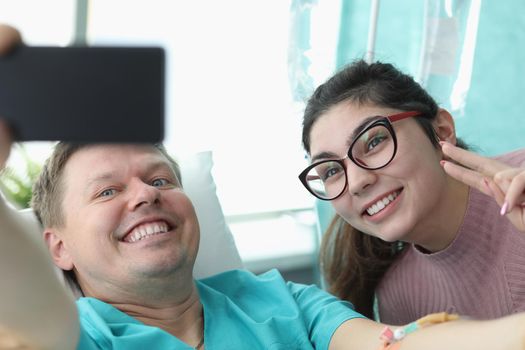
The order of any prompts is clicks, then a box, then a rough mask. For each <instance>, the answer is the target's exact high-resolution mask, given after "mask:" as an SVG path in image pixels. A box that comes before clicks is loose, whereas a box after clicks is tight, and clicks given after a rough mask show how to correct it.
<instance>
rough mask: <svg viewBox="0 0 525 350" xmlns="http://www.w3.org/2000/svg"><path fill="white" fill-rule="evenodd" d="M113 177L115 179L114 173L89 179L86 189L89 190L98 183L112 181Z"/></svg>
mask: <svg viewBox="0 0 525 350" xmlns="http://www.w3.org/2000/svg"><path fill="white" fill-rule="evenodd" d="M113 177H115V173H113V172H107V173H101V174H97V175H95V176H93V177H91V178H88V180H87V182H86V188H89V187H91V186H93V185H94V184H95V183H97V182H102V181H106V180H110V179H112V178H113Z"/></svg>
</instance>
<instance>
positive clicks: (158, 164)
mask: <svg viewBox="0 0 525 350" xmlns="http://www.w3.org/2000/svg"><path fill="white" fill-rule="evenodd" d="M146 166H147V170H146V172H145V173H151V172H154V171H156V170H158V169H168V170H169V171H170V172H171V173H172V174H173V176H176V174H175V171H174V170H173V168H172V167H171V165H170V164H168V163H166V162H164V161H154V162H149V163H148V162H146ZM115 177H116V173H115V172H111V171H108V172H105V173H100V174H96V175H95V176H93V177H91V178H88V180H87V182H86V188H89V187H91V186H92V185H94V184H96V183H97V182H104V181H107V180H111V179H113V178H115Z"/></svg>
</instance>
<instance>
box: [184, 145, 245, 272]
mask: <svg viewBox="0 0 525 350" xmlns="http://www.w3.org/2000/svg"><path fill="white" fill-rule="evenodd" d="M179 164H180V168H181V176H182V186H183V187H184V191H185V192H186V194H187V195H188V196H189V197H190V198H191V200H192V202H193V206H194V207H195V210H196V212H197V217H198V218H199V223H200V228H201V240H200V245H199V253H198V254H197V260H196V261H195V267H194V269H193V274H194V276H195V278H203V277H208V276H211V275H215V274H217V273H219V272H223V271H226V270H231V269H239V268H242V267H243V265H242V262H241V257H240V255H239V251H238V250H237V247H236V246H235V241H234V239H233V235H232V233H231V231H230V229H229V227H228V225H227V224H226V222H225V220H224V214H223V212H222V207H221V205H220V203H219V198H218V197H217V193H216V186H215V182H214V181H213V176H212V168H213V157H212V152H211V151H205V152H200V153H196V154H195V155H193V156H191V157H188V158H185V159H182V160H180V161H179Z"/></svg>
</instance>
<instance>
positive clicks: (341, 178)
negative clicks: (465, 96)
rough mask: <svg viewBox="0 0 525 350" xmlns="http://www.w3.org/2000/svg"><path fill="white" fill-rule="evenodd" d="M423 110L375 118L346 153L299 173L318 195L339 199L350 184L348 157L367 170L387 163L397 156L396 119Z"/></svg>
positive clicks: (311, 191)
mask: <svg viewBox="0 0 525 350" xmlns="http://www.w3.org/2000/svg"><path fill="white" fill-rule="evenodd" d="M421 114H422V113H421V112H417V111H409V112H403V113H398V114H394V115H390V116H387V117H381V116H378V117H377V119H376V118H374V120H373V121H371V122H370V123H369V124H365V125H364V126H363V128H362V131H360V132H358V134H357V135H356V137H355V138H354V140H353V141H352V144H351V145H350V148H349V149H348V152H347V156H346V157H344V158H342V159H327V160H321V161H319V162H316V163H313V164H311V165H310V166H308V167H307V168H306V169H304V170H303V171H302V172H301V174H299V180H301V182H302V184H303V185H304V187H306V189H307V190H308V191H309V192H310V193H311V194H313V195H314V196H316V197H317V198H319V199H322V200H326V201H330V200H334V199H336V198H337V197H339V196H340V195H341V194H343V192H344V191H345V190H346V187H347V186H348V176H347V173H346V166H345V164H344V160H345V159H346V158H349V159H350V160H351V161H352V162H354V164H356V165H357V166H358V167H360V168H363V169H367V170H377V169H381V168H384V167H386V166H387V165H388V164H390V162H391V161H392V159H394V157H395V155H396V151H397V139H396V133H395V132H394V128H393V127H392V123H394V122H396V121H399V120H402V119H405V118H410V117H415V116H418V115H421Z"/></svg>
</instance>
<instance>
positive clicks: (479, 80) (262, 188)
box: [0, 0, 525, 283]
mask: <svg viewBox="0 0 525 350" xmlns="http://www.w3.org/2000/svg"><path fill="white" fill-rule="evenodd" d="M0 22H2V23H7V24H11V25H13V26H15V27H17V28H18V29H19V30H20V31H21V32H22V35H23V37H24V41H25V42H26V43H28V44H30V45H53V46H55V45H58V46H66V45H78V44H81V45H83V44H88V45H126V46H130V45H155V46H162V47H164V48H165V49H166V51H167V92H166V101H167V105H166V123H167V124H166V130H167V133H166V138H165V144H166V146H167V148H168V150H169V152H170V153H172V154H173V155H174V156H175V157H178V158H180V157H185V156H188V155H191V154H193V153H195V152H199V151H204V150H211V151H212V152H213V158H214V164H215V165H214V169H213V175H214V178H215V182H216V184H217V192H218V193H217V194H218V196H219V199H220V201H221V204H222V206H223V211H224V213H225V216H226V220H227V223H228V224H229V226H230V229H231V231H232V233H233V235H234V238H235V241H236V244H237V247H238V249H239V252H240V255H241V258H242V259H243V262H244V264H245V266H246V267H247V268H248V269H250V270H252V271H254V272H261V271H264V270H267V269H269V268H273V267H276V268H278V269H279V270H280V271H281V272H282V273H283V275H284V276H285V278H287V279H290V280H294V281H297V282H305V283H320V281H319V274H318V270H317V251H318V244H319V240H320V235H321V234H322V231H323V230H324V228H325V227H326V224H327V223H328V221H329V220H330V217H331V215H332V212H331V209H330V208H329V206H328V205H327V203H319V202H317V201H315V200H314V199H313V198H312V197H311V196H309V195H308V193H307V192H306V190H304V189H303V188H302V187H301V185H300V183H299V181H298V179H297V174H298V173H299V172H300V170H302V168H304V167H305V166H306V165H307V161H306V159H305V154H304V151H303V150H302V148H301V142H300V139H301V116H302V110H303V108H304V102H305V100H306V99H307V98H308V96H309V94H311V92H312V91H313V89H314V88H315V87H316V86H317V85H318V84H320V83H322V82H323V81H324V80H325V79H327V78H328V77H329V76H330V75H331V74H332V73H334V72H335V70H337V69H338V68H340V67H341V66H343V65H345V64H347V63H349V62H351V61H353V60H355V59H359V58H364V59H367V60H369V61H371V60H381V61H385V62H390V63H393V64H395V65H396V66H397V67H398V68H400V69H401V70H403V71H405V72H407V73H409V74H411V75H412V76H414V77H415V78H416V80H417V81H419V82H420V83H421V84H422V85H423V86H425V87H426V88H427V90H428V91H429V92H430V93H431V94H432V95H433V96H434V98H435V99H436V100H437V101H438V103H439V104H440V105H441V106H442V107H444V108H447V109H448V110H449V111H450V112H451V113H452V114H453V116H454V118H455V120H456V123H457V125H456V126H457V132H458V134H459V136H460V137H462V138H463V139H464V140H465V141H466V142H467V143H469V144H470V145H472V146H473V148H474V149H475V150H476V151H478V152H480V153H482V154H484V155H489V156H490V155H497V154H499V153H503V152H506V151H509V150H512V149H516V148H520V147H523V146H524V144H525V137H524V136H523V135H525V133H524V131H525V118H524V117H523V109H524V102H523V97H522V96H521V95H522V94H523V93H525V79H524V78H525V66H524V65H523V62H525V45H524V42H525V2H523V1H519V0H506V1H505V2H501V1H482V0H455V1H454V0H448V1H447V0H382V1H379V0H375V1H374V0H191V1H190V0H46V1H39V0H0ZM0 82H1V77H0ZM51 146H52V144H50V143H43V142H33V143H26V144H23V145H19V146H18V147H17V151H16V152H15V154H14V155H13V156H12V157H11V159H10V163H9V164H8V165H9V169H8V171H6V172H5V173H4V174H3V175H2V176H3V177H4V183H5V185H6V186H7V187H8V189H7V191H10V192H11V193H12V194H14V195H15V196H16V198H17V200H18V201H19V202H20V203H21V205H23V203H24V201H25V200H27V198H29V196H30V192H29V188H30V183H31V181H32V179H33V178H34V176H35V174H36V173H37V172H38V169H39V166H40V164H41V163H42V162H43V160H44V159H45V158H46V157H47V155H48V154H49V151H50V148H51Z"/></svg>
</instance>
